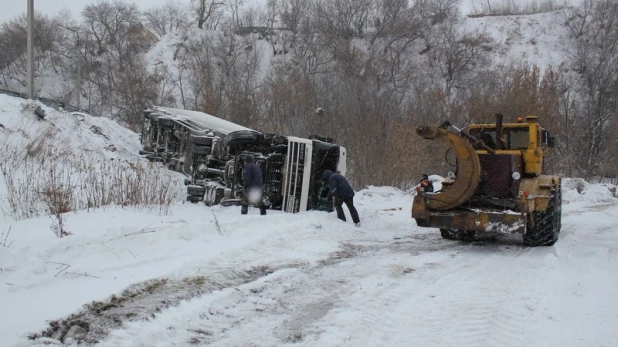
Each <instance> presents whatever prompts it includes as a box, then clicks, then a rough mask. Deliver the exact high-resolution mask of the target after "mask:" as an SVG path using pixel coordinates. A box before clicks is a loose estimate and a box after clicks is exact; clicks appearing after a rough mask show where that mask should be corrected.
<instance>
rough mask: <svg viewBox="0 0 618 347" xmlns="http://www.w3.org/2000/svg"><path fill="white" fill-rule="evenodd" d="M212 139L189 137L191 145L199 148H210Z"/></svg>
mask: <svg viewBox="0 0 618 347" xmlns="http://www.w3.org/2000/svg"><path fill="white" fill-rule="evenodd" d="M212 139H213V138H212V137H203V136H191V143H192V144H194V145H200V146H212Z"/></svg>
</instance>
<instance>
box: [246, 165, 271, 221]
mask: <svg viewBox="0 0 618 347" xmlns="http://www.w3.org/2000/svg"><path fill="white" fill-rule="evenodd" d="M242 180H243V188H244V192H243V193H244V194H243V196H242V199H241V206H242V207H241V208H240V213H241V214H247V212H249V203H251V204H254V205H256V206H257V207H259V208H260V214H261V215H265V214H266V206H265V205H264V200H263V199H262V194H263V190H264V183H263V180H262V169H261V168H260V167H259V165H257V164H256V163H255V162H254V160H253V157H251V156H246V157H245V168H244V169H243V171H242Z"/></svg>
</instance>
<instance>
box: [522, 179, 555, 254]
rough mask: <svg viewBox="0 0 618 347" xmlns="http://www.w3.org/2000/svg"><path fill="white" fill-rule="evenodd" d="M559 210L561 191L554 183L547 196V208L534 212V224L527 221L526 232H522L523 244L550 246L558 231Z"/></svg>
mask: <svg viewBox="0 0 618 347" xmlns="http://www.w3.org/2000/svg"><path fill="white" fill-rule="evenodd" d="M561 210H562V196H561V191H560V189H559V188H556V186H555V185H554V186H553V187H552V190H551V194H550V197H549V204H548V205H547V210H545V211H536V212H534V214H533V218H534V226H532V223H530V222H528V226H527V228H526V233H525V234H524V245H526V246H530V247H536V246H552V245H553V244H554V243H556V241H558V236H559V233H560V224H561V214H562V213H561Z"/></svg>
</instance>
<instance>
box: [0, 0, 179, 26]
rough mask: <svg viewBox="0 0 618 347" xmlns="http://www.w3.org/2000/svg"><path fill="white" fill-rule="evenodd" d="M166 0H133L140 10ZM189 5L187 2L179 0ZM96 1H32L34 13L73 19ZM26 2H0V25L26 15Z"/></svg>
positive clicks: (24, 0) (9, 0)
mask: <svg viewBox="0 0 618 347" xmlns="http://www.w3.org/2000/svg"><path fill="white" fill-rule="evenodd" d="M166 1H167V0H133V1H126V2H133V3H135V4H137V6H138V7H139V9H140V10H145V9H148V8H151V7H154V6H159V5H163V4H164V3H165V2H166ZM180 1H181V2H186V3H187V4H188V3H189V0H180ZM96 2H97V1H96V0H34V12H37V13H43V14H46V15H48V16H50V17H53V16H55V15H56V14H58V12H60V11H61V10H62V9H65V8H66V9H69V10H70V11H71V14H72V15H73V17H74V18H77V17H79V14H80V13H81V11H82V10H83V9H84V7H86V5H88V4H91V3H96ZM27 4H28V1H27V0H0V23H4V22H6V21H9V20H11V19H14V18H15V17H17V16H19V15H20V14H22V13H26V6H27Z"/></svg>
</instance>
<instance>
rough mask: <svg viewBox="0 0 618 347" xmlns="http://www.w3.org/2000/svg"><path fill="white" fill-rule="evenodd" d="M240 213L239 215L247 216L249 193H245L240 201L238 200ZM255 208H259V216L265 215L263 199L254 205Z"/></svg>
mask: <svg viewBox="0 0 618 347" xmlns="http://www.w3.org/2000/svg"><path fill="white" fill-rule="evenodd" d="M240 206H241V207H240V213H241V214H247V213H248V212H249V192H248V191H245V192H244V194H243V196H242V199H240ZM255 206H256V207H259V208H260V214H261V215H265V214H266V205H265V204H264V199H263V198H261V199H260V201H259V202H258V203H257V204H255Z"/></svg>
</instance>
